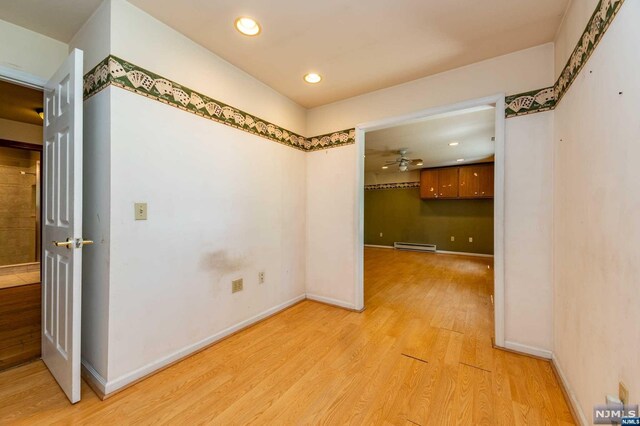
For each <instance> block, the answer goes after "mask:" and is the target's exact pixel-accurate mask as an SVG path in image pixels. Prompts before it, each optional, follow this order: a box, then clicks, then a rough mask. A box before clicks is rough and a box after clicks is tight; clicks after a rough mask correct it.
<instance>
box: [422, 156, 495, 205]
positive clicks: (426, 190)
mask: <svg viewBox="0 0 640 426" xmlns="http://www.w3.org/2000/svg"><path fill="white" fill-rule="evenodd" d="M493 173H494V171H493V164H492V163H491V164H471V165H468V166H462V167H443V168H439V169H423V170H422V171H421V174H420V177H421V179H420V195H421V197H422V198H424V199H429V198H445V199H456V198H493Z"/></svg>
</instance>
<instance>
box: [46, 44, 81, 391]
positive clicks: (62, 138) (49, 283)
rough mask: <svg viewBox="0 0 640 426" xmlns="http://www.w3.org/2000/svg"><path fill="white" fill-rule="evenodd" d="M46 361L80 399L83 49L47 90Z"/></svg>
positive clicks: (51, 81)
mask: <svg viewBox="0 0 640 426" xmlns="http://www.w3.org/2000/svg"><path fill="white" fill-rule="evenodd" d="M43 163H44V164H43V168H44V176H43V177H44V182H43V215H42V216H43V217H42V226H43V230H42V360H43V361H44V362H45V364H46V365H47V367H48V368H49V370H50V371H51V374H53V376H54V377H55V379H56V380H57V381H58V383H59V384H60V387H61V388H62V390H64V392H65V393H66V394H67V397H68V398H69V400H70V401H71V402H72V403H75V402H78V401H80V302H81V288H82V282H81V278H82V245H83V244H82V242H83V240H82V51H81V50H78V49H75V50H74V51H73V52H71V55H69V57H68V58H67V60H66V61H65V62H64V63H63V64H62V66H61V67H60V69H59V70H58V71H57V72H56V73H55V75H54V76H53V77H52V78H51V80H49V82H47V84H46V85H45V90H44V147H43Z"/></svg>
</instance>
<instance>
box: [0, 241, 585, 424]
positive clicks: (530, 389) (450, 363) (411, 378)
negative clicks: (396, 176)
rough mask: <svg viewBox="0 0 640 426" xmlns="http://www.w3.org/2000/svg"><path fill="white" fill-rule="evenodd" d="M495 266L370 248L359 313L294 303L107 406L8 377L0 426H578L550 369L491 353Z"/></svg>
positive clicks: (38, 379) (47, 382) (89, 395)
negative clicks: (75, 399) (57, 425)
mask: <svg viewBox="0 0 640 426" xmlns="http://www.w3.org/2000/svg"><path fill="white" fill-rule="evenodd" d="M490 265H491V261H490V260H489V259H486V258H470V257H461V256H446V255H434V254H424V253H408V252H395V251H392V250H384V249H382V250H381V249H367V250H366V251H365V276H366V288H365V297H366V310H365V311H364V312H363V313H360V314H359V313H354V312H348V311H346V310H343V309H339V308H334V307H330V306H326V305H323V304H319V303H315V302H310V301H305V302H302V303H300V304H298V305H296V306H294V307H292V308H290V309H288V310H287V311H285V312H283V313H281V314H278V315H276V316H274V317H272V318H270V319H268V320H266V321H264V322H262V323H260V324H258V325H256V326H254V327H252V328H249V329H247V330H245V331H244V332H242V333H239V334H237V335H235V336H232V337H231V338H229V339H227V340H225V341H223V342H221V343H219V344H217V345H215V346H213V347H211V348H209V349H207V350H205V351H203V352H201V353H199V354H197V355H194V356H192V357H190V358H188V359H186V360H184V361H183V362H180V363H178V364H176V365H174V366H172V367H170V368H168V369H166V370H164V371H162V372H160V373H159V374H156V375H154V376H152V377H150V378H148V379H147V380H144V381H142V382H140V383H138V384H136V385H135V386H132V387H131V388H129V389H126V390H124V391H123V392H121V393H118V394H116V395H114V396H113V397H111V398H109V399H107V400H106V401H100V400H99V399H98V398H97V397H96V395H95V394H94V393H93V392H92V391H91V390H90V389H89V387H88V386H86V385H83V389H82V401H81V402H80V403H78V404H76V405H74V406H72V405H70V404H69V403H68V402H67V400H66V398H65V396H64V395H63V393H62V392H61V391H60V390H59V389H58V387H57V386H56V384H55V382H54V381H53V379H52V378H51V376H50V375H49V374H48V373H47V371H46V369H45V368H44V366H43V364H42V362H40V361H38V362H35V363H31V364H28V365H25V366H22V367H17V368H13V369H11V370H8V371H5V372H3V373H0V424H6V423H9V424H13V423H29V424H33V423H42V424H50V423H62V424H71V423H73V424H118V425H124V424H154V425H157V424H203V423H210V424H223V425H227V424H247V423H253V424H260V425H265V424H276V425H288V424H332V425H333V424H345V423H350V424H362V425H372V424H401V425H414V424H418V425H427V424H429V425H441V424H462V425H479V424H489V425H500V424H503V425H514V424H515V425H517V424H528V425H538V424H548V425H565V424H573V421H572V417H571V414H570V412H569V409H568V407H567V405H566V403H565V400H564V398H563V395H562V392H561V389H560V387H559V385H558V383H557V381H556V379H555V377H554V375H553V372H552V369H551V366H550V364H549V363H548V362H546V361H542V360H538V359H534V358H530V357H525V356H521V355H516V354H513V353H508V352H504V351H499V350H495V349H493V348H492V347H491V335H492V313H491V312H492V308H491V303H490V298H489V294H490V287H491V283H492V269H489V268H488V266H490Z"/></svg>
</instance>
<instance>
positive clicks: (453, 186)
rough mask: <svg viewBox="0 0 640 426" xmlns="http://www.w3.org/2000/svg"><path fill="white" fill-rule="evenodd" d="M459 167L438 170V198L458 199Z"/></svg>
mask: <svg viewBox="0 0 640 426" xmlns="http://www.w3.org/2000/svg"><path fill="white" fill-rule="evenodd" d="M458 173H459V168H458V167H448V168H445V169H438V188H439V189H438V198H458V186H459V180H458Z"/></svg>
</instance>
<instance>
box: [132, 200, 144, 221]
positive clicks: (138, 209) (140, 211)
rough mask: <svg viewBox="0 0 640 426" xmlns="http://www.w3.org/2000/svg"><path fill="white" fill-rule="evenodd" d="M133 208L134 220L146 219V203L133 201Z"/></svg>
mask: <svg viewBox="0 0 640 426" xmlns="http://www.w3.org/2000/svg"><path fill="white" fill-rule="evenodd" d="M133 208H134V212H135V216H134V217H135V219H136V220H147V203H134V204H133Z"/></svg>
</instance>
